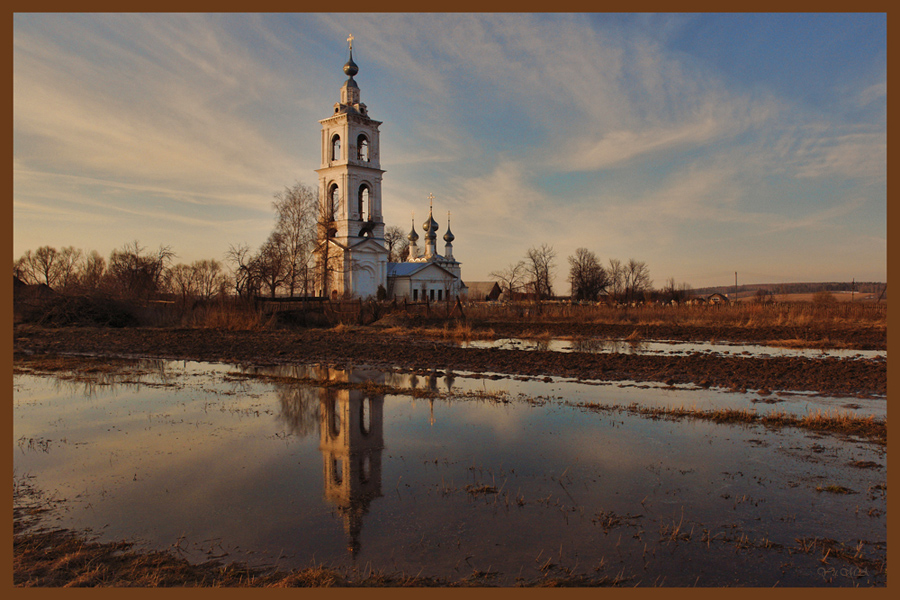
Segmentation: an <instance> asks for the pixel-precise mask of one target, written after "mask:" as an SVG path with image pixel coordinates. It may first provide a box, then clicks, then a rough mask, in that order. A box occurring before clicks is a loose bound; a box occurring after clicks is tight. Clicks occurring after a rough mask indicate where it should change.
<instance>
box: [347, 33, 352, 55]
mask: <svg viewBox="0 0 900 600" xmlns="http://www.w3.org/2000/svg"><path fill="white" fill-rule="evenodd" d="M347 43H348V44H350V51H351V52H353V34H352V33H351V34H350V35H349V36H348V37H347Z"/></svg>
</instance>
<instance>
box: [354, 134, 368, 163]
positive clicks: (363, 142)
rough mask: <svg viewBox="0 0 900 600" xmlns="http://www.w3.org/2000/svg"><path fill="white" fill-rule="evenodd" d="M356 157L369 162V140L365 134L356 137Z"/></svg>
mask: <svg viewBox="0 0 900 600" xmlns="http://www.w3.org/2000/svg"><path fill="white" fill-rule="evenodd" d="M356 153H357V154H356V157H357V158H358V159H359V160H360V161H362V162H369V140H368V139H367V138H366V136H365V135H364V134H359V137H358V138H356Z"/></svg>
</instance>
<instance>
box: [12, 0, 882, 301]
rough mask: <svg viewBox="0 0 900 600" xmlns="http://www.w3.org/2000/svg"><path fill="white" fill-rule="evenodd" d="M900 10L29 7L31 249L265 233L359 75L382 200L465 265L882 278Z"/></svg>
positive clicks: (20, 147)
mask: <svg viewBox="0 0 900 600" xmlns="http://www.w3.org/2000/svg"><path fill="white" fill-rule="evenodd" d="M886 21H887V19H886V16H885V15H884V14H859V15H854V14H824V15H816V14H774V15H773V14H759V15H755V14H723V15H703V14H689V15H688V14H640V15H630V14H590V15H585V14H465V13H462V14H374V15H361V14H260V15H254V14H209V15H208V14H72V15H69V14H16V15H15V16H14V19H13V45H14V49H13V219H14V222H13V228H14V240H13V254H14V256H13V258H16V257H18V256H21V255H22V254H23V253H24V252H25V250H27V249H35V248H37V247H39V246H42V245H52V246H56V247H58V248H59V247H63V246H70V245H71V246H75V247H77V248H83V249H85V250H86V251H89V250H94V249H95V250H98V251H99V252H100V253H101V254H103V255H108V254H109V252H110V251H111V250H113V249H115V248H118V247H121V246H122V245H123V244H125V243H128V242H131V241H134V240H139V241H140V243H141V244H142V245H144V246H147V247H149V248H156V247H157V246H159V245H161V244H162V245H169V246H171V247H172V249H173V250H174V251H175V253H176V254H177V259H176V260H177V261H178V262H188V263H189V262H192V261H194V260H198V259H202V258H216V259H219V260H223V259H224V254H225V252H226V251H227V250H228V247H229V245H231V244H235V245H236V244H240V243H246V244H248V245H250V246H252V247H258V246H259V245H260V244H262V242H264V241H265V239H266V237H267V236H268V234H269V232H270V231H271V229H272V226H273V223H274V214H273V211H272V208H271V202H272V197H273V194H274V193H275V192H277V191H279V190H281V189H283V188H284V187H285V186H290V185H292V184H293V183H294V182H296V181H300V182H304V183H307V184H310V185H315V184H316V175H315V173H314V169H316V168H317V167H318V166H319V160H320V157H319V142H320V134H319V130H320V126H319V123H318V120H319V119H322V118H325V117H327V116H329V114H330V113H331V111H332V105H333V104H334V103H335V102H336V101H338V99H339V89H340V86H341V85H342V84H343V82H344V80H345V79H346V77H345V76H344V75H343V73H342V70H341V69H342V66H343V64H344V62H346V60H347V42H346V39H347V36H348V34H350V33H352V34H353V36H354V38H355V40H354V60H355V62H356V63H357V64H358V65H359V69H360V70H359V74H358V75H357V76H356V78H355V79H356V81H357V82H358V84H359V86H360V89H361V96H362V101H363V102H364V103H366V105H367V106H368V109H369V113H370V115H371V116H372V117H373V118H375V119H377V120H380V121H383V125H382V126H381V132H382V134H381V144H382V148H381V166H382V168H383V169H385V170H386V173H385V175H384V182H383V190H382V192H383V210H384V215H385V221H386V223H387V224H389V225H392V224H394V225H399V226H401V227H403V228H404V229H405V230H406V229H408V227H409V223H410V217H411V214H413V213H414V214H415V219H416V225H417V229H419V230H421V223H422V221H424V220H425V217H426V216H427V210H428V201H427V200H426V197H427V196H428V195H429V194H434V196H435V203H434V206H435V217H436V219H437V220H438V221H439V222H440V224H441V229H440V231H439V235H442V232H443V231H444V228H445V227H446V212H447V211H448V210H449V211H452V229H453V233H454V235H455V236H456V241H455V242H454V255H455V257H456V258H457V259H458V260H460V261H461V262H462V263H463V279H464V280H470V281H478V280H487V279H489V273H490V272H491V271H494V270H499V269H502V268H504V267H506V266H508V265H509V264H511V263H513V262H515V261H517V260H519V259H521V258H522V257H523V256H524V255H525V252H526V251H527V250H528V248H529V247H530V246H533V245H540V244H548V245H551V246H552V247H553V248H554V249H555V250H556V253H557V261H556V262H557V278H556V291H557V292H561V293H567V292H568V285H567V284H566V283H565V279H566V274H567V270H568V264H567V260H566V259H567V257H568V256H569V255H571V254H573V253H574V251H575V250H576V248H578V247H586V248H588V249H590V250H592V251H594V252H595V253H596V254H597V255H598V256H599V257H600V258H601V259H602V260H603V261H604V262H606V261H607V260H608V259H609V258H618V259H621V260H628V259H630V258H634V259H637V260H641V261H644V262H646V263H647V265H648V266H649V268H650V275H651V278H652V279H653V282H654V284H655V285H657V286H662V285H663V284H664V283H665V281H666V280H667V279H668V278H669V277H672V278H674V279H675V281H676V282H677V283H682V282H685V283H688V284H690V285H692V286H693V287H701V286H707V285H730V284H733V283H734V273H735V272H737V273H738V279H739V283H769V282H789V281H844V280H846V281H849V280H850V279H852V278H855V279H856V280H857V281H861V280H865V281H872V280H877V281H885V280H886V278H887V259H886V253H887V224H886V213H887V210H886V209H887V162H886V161H887V159H886V156H887V125H886V121H887V108H886V93H887V59H886V45H887V33H886V30H887V25H886Z"/></svg>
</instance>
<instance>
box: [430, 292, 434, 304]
mask: <svg viewBox="0 0 900 600" xmlns="http://www.w3.org/2000/svg"><path fill="white" fill-rule="evenodd" d="M429 298H430V299H431V301H432V302H434V290H431V294H429Z"/></svg>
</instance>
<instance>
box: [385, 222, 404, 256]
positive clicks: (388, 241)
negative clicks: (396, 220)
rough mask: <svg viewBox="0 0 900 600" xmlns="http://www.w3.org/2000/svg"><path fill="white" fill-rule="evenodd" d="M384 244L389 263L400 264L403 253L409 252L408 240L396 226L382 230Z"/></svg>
mask: <svg viewBox="0 0 900 600" xmlns="http://www.w3.org/2000/svg"><path fill="white" fill-rule="evenodd" d="M384 243H385V245H386V246H387V249H388V253H389V254H388V261H389V262H401V261H402V260H403V258H401V257H402V256H403V251H404V250H406V251H407V253H408V252H409V240H407V239H406V235H405V234H404V233H403V230H402V229H400V228H399V227H397V226H396V225H391V226H389V227H387V228H386V229H385V230H384Z"/></svg>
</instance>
